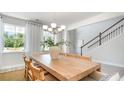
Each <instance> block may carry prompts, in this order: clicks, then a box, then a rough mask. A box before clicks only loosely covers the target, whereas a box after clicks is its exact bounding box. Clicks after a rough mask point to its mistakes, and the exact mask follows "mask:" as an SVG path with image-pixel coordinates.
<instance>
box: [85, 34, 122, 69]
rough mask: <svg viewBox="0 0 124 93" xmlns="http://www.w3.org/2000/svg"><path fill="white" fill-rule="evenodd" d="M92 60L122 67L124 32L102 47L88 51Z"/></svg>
mask: <svg viewBox="0 0 124 93" xmlns="http://www.w3.org/2000/svg"><path fill="white" fill-rule="evenodd" d="M87 55H90V56H92V58H93V60H95V61H97V62H99V63H104V64H110V65H116V66H120V67H124V32H123V34H121V35H119V36H117V37H115V38H114V39H112V40H110V41H108V42H106V43H104V44H103V45H102V46H99V47H97V48H94V49H93V50H91V51H89V52H88V53H87Z"/></svg>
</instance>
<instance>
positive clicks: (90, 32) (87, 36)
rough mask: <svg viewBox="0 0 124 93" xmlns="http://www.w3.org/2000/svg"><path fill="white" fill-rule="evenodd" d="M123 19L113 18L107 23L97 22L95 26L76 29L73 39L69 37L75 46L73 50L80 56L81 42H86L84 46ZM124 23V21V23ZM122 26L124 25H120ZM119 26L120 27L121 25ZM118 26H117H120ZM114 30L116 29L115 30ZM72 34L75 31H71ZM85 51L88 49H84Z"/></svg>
mask: <svg viewBox="0 0 124 93" xmlns="http://www.w3.org/2000/svg"><path fill="white" fill-rule="evenodd" d="M121 18H123V17H117V18H112V19H109V20H106V21H102V22H97V23H94V24H90V25H86V26H81V27H79V28H77V29H75V33H74V35H73V38H74V39H75V40H73V39H71V38H70V37H69V36H68V37H69V38H70V39H69V40H71V42H72V43H73V45H75V47H74V48H73V50H74V51H75V53H78V54H80V52H81V50H80V47H81V43H82V42H81V41H82V40H84V44H85V43H87V42H88V41H89V40H91V39H93V38H94V37H95V36H97V35H98V34H99V33H100V32H103V31H104V30H106V29H107V28H108V27H110V26H112V25H113V24H114V23H116V22H117V21H119V20H120V19H121ZM123 23H124V21H123ZM120 24H122V23H120ZM120 24H119V25H120ZM119 25H117V26H119ZM113 29H114V28H113ZM71 31H72V32H73V31H74V30H71ZM71 31H69V32H68V33H69V35H71V33H72V32H71ZM83 50H84V51H85V50H86V49H83Z"/></svg>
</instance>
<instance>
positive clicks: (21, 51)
mask: <svg viewBox="0 0 124 93" xmlns="http://www.w3.org/2000/svg"><path fill="white" fill-rule="evenodd" d="M5 25H9V26H14V29H15V34H16V27H23V28H24V37H23V38H24V46H23V48H24V50H19V51H11V50H10V51H5V49H4V48H5V40H3V42H4V47H3V53H24V51H25V34H26V28H25V26H21V25H16V24H10V23H4V24H3V28H4V29H3V30H4V31H3V33H5ZM3 37H4V34H3Z"/></svg>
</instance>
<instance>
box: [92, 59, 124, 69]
mask: <svg viewBox="0 0 124 93" xmlns="http://www.w3.org/2000/svg"><path fill="white" fill-rule="evenodd" d="M93 61H94V62H97V63H102V64H106V65H111V66H116V67H121V68H124V65H120V64H115V63H114V64H113V63H110V62H108V61H101V60H93Z"/></svg>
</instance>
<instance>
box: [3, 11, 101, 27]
mask: <svg viewBox="0 0 124 93" xmlns="http://www.w3.org/2000/svg"><path fill="white" fill-rule="evenodd" d="M2 14H4V15H8V16H12V17H16V18H21V19H27V20H36V19H39V20H40V21H41V22H42V23H44V24H49V23H51V22H55V23H57V24H63V25H66V26H69V25H71V24H74V23H77V22H80V21H82V20H85V19H88V18H90V17H93V16H96V15H99V14H101V13H100V12H2Z"/></svg>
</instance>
